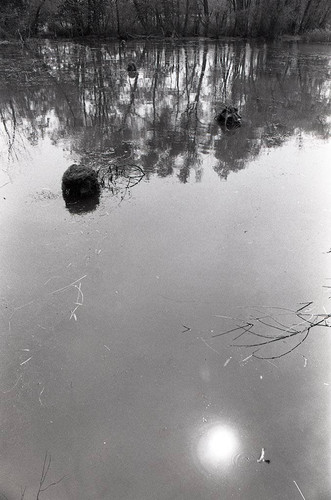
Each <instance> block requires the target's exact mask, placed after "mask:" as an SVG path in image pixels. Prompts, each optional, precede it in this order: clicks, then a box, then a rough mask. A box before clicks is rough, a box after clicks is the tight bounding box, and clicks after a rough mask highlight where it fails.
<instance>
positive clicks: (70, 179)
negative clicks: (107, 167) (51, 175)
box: [62, 163, 100, 214]
mask: <svg viewBox="0 0 331 500" xmlns="http://www.w3.org/2000/svg"><path fill="white" fill-rule="evenodd" d="M62 195H63V199H64V201H65V203H66V207H67V209H68V210H69V212H71V213H77V214H79V213H85V212H91V211H92V210H95V209H96V207H97V206H98V204H99V196H100V183H99V179H98V174H97V172H95V170H93V169H92V168H91V167H86V166H84V165H76V164H75V163H74V164H73V165H71V166H70V167H69V168H68V169H67V170H66V171H65V172H64V174H63V177H62Z"/></svg>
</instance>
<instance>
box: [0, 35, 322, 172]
mask: <svg viewBox="0 0 331 500" xmlns="http://www.w3.org/2000/svg"><path fill="white" fill-rule="evenodd" d="M1 50H2V58H3V64H2V67H1V69H0V89H1V90H2V92H1V93H0V109H1V113H0V126H1V128H0V134H1V137H2V140H3V142H5V143H6V144H7V150H8V151H9V154H10V156H11V157H13V158H15V155H18V154H19V153H20V149H21V151H24V148H27V147H30V145H31V144H33V145H34V144H37V143H38V141H39V140H40V139H42V138H43V137H44V136H45V135H47V136H48V137H50V139H51V140H52V141H53V143H55V144H56V143H58V142H61V141H62V140H63V139H64V138H66V139H68V138H69V140H70V143H71V150H72V151H73V152H75V154H76V156H78V157H80V156H81V155H82V154H83V151H84V150H88V151H92V150H95V151H108V150H109V148H114V147H115V146H116V147H119V146H120V145H121V144H128V143H130V144H131V159H132V161H133V162H134V163H139V164H140V165H142V166H143V168H144V170H145V171H146V175H152V174H153V173H156V174H157V175H161V176H166V175H173V173H174V172H175V171H176V170H179V178H180V180H181V181H183V182H185V181H186V180H187V178H188V176H189V172H190V170H191V169H192V168H195V169H199V163H200V159H201V158H200V155H201V150H203V149H206V150H207V149H208V150H209V151H210V150H213V151H214V155H215V157H216V160H217V162H218V163H217V164H216V165H215V170H216V171H217V172H218V173H219V175H220V176H221V177H223V178H226V177H227V175H228V173H229V172H231V171H232V170H239V169H241V168H244V167H245V165H246V163H247V161H249V160H250V159H251V158H252V157H255V156H257V155H258V154H259V153H260V151H261V150H263V149H264V148H271V147H272V148H274V147H279V146H281V145H282V144H283V143H284V142H285V141H286V140H288V138H289V137H291V136H293V134H301V135H302V132H309V133H313V134H316V135H318V136H319V137H321V138H327V137H328V136H329V134H330V124H329V122H328V120H327V116H328V114H329V112H330V103H329V101H328V90H327V85H328V79H329V73H328V72H329V69H328V66H327V64H326V63H325V60H324V59H323V57H321V58H318V59H317V58H312V57H309V58H305V59H304V60H303V58H302V57H301V55H300V54H299V53H298V52H297V51H296V50H295V49H294V48H293V49H290V50H288V51H287V52H286V53H285V52H284V53H282V54H281V55H280V51H279V50H278V49H274V48H272V47H270V46H267V45H262V44H260V45H249V44H239V43H234V44H232V43H227V44H223V45H219V44H215V45H214V44H207V43H194V44H184V45H183V46H172V45H169V44H168V45H163V44H157V43H155V44H154V43H152V42H144V43H141V44H137V43H135V44H133V42H130V43H128V44H127V45H126V46H125V49H123V50H122V48H121V49H119V46H118V44H117V43H114V44H109V45H103V44H99V45H97V46H93V47H89V46H88V45H79V44H73V43H65V42H60V43H51V42H45V43H44V44H41V45H39V46H37V47H36V48H35V51H38V57H39V58H41V60H42V61H39V64H38V65H37V66H36V67H35V68H34V67H33V65H31V57H32V56H31V53H30V54H29V53H28V52H27V51H26V50H25V49H24V47H23V48H19V47H15V46H13V47H10V48H2V49H1ZM130 59H133V60H135V61H136V63H137V66H138V68H139V78H138V74H136V75H135V76H134V78H130V77H129V76H128V74H127V71H126V67H127V63H128V60H130ZM13 60H14V61H15V63H14V64H13ZM44 66H45V67H46V66H47V68H49V71H50V72H51V75H52V78H49V74H47V72H46V71H45V69H44ZM270 69H272V71H270ZM225 104H233V105H235V106H237V107H238V108H239V110H240V113H241V114H242V116H243V126H242V128H241V129H240V130H236V131H232V132H226V131H223V130H221V129H220V128H219V127H217V125H216V123H215V121H214V117H215V115H216V114H217V113H218V112H220V111H221V110H222V109H223V107H224V105H225Z"/></svg>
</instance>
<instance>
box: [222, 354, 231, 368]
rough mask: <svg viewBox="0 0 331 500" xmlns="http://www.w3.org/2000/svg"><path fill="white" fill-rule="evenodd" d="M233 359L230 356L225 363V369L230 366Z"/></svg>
mask: <svg viewBox="0 0 331 500" xmlns="http://www.w3.org/2000/svg"><path fill="white" fill-rule="evenodd" d="M231 359H232V356H230V357H229V358H228V359H227V360H226V361H225V363H224V365H223V366H224V368H225V367H226V366H228V364H229V363H230V361H231Z"/></svg>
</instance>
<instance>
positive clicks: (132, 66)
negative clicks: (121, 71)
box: [127, 61, 137, 73]
mask: <svg viewBox="0 0 331 500" xmlns="http://www.w3.org/2000/svg"><path fill="white" fill-rule="evenodd" d="M127 70H128V72H129V73H133V72H136V71H137V66H136V65H135V63H134V62H133V61H131V62H129V64H128V68H127Z"/></svg>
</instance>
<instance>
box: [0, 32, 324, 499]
mask: <svg viewBox="0 0 331 500" xmlns="http://www.w3.org/2000/svg"><path fill="white" fill-rule="evenodd" d="M330 55H331V53H330V47H326V46H320V45H316V46H308V45H297V44H275V45H263V44H261V45H249V44H242V43H228V44H224V43H218V44H215V43H210V44H203V43H202V42H201V43H198V42H195V43H186V44H182V45H172V44H170V43H169V44H158V43H155V44H153V43H150V42H149V43H146V44H145V43H139V44H136V43H133V42H130V43H128V44H127V45H126V46H125V47H124V48H123V47H119V45H118V44H117V43H109V44H103V45H80V44H73V43H57V44H55V43H48V42H45V43H43V44H42V45H35V44H30V46H29V48H28V49H21V48H20V47H15V46H12V45H1V46H0V57H1V69H0V111H1V123H0V161H1V172H0V186H1V191H0V195H1V197H0V203H1V238H2V242H1V312H2V315H1V339H0V340H1V349H0V358H1V363H0V398H1V404H0V422H1V427H0V429H1V434H0V436H1V437H0V449H1V494H2V495H3V498H5V497H6V498H8V500H12V499H16V498H20V497H21V494H22V493H21V487H22V488H24V487H26V491H25V496H24V498H25V499H26V500H28V499H34V498H36V495H37V492H38V488H39V482H40V479H41V475H42V468H43V462H44V459H45V457H46V468H45V470H46V472H47V474H46V477H45V479H44V481H43V482H42V486H41V489H45V488H47V486H49V485H51V484H52V483H55V484H53V485H52V486H50V487H49V488H47V490H46V491H45V492H42V493H40V498H45V499H46V498H47V499H50V500H53V499H54V500H55V499H56V500H62V499H76V498H80V499H82V500H85V499H86V500H90V499H91V498H94V499H98V500H101V499H107V500H108V499H110V498H114V499H116V500H120V499H123V500H131V499H132V500H133V499H134V500H149V499H150V500H155V499H158V500H170V499H176V500H177V499H190V500H193V499H197V500H198V499H199V500H200V499H201V498H208V499H212V500H214V499H219V498H222V499H228V498H235V499H238V500H241V499H243V500H250V499H252V500H253V499H254V500H256V499H270V500H271V499H275V500H276V499H279V500H284V499H291V500H292V499H296V498H298V499H300V498H303V497H304V498H307V499H308V498H309V499H318V500H323V499H327V498H329V496H330V490H331V484H330V474H329V471H330V460H331V454H330V418H331V413H330V390H331V373H330V363H329V358H330V351H331V342H330V330H329V329H328V325H329V322H328V316H327V315H328V313H329V312H330V298H329V296H330V290H329V289H328V288H327V287H328V286H331V282H330V281H329V280H330V278H331V271H330V259H331V254H330V253H329V252H330V248H331V240H330V234H329V233H330V215H331V199H330V181H331V175H330V165H329V163H330V161H329V160H330V150H331V146H330V140H329V136H330V107H329V98H330V91H329V76H330V74H329V72H330V60H331V59H330ZM130 60H134V61H135V63H136V65H137V67H138V73H137V74H130V75H128V73H127V71H126V68H127V64H128V62H129V61H130ZM224 103H232V104H234V105H236V106H237V107H238V108H239V111H240V113H241V114H242V117H243V123H242V127H241V128H238V129H234V130H226V129H224V128H221V127H219V126H218V125H217V123H216V122H215V120H214V117H215V115H216V114H217V113H218V112H219V111H220V110H221V109H222V106H223V105H224ZM73 162H77V163H78V162H82V163H84V164H88V165H91V166H93V167H95V168H99V167H100V166H101V167H103V168H106V169H107V168H108V169H109V168H110V170H108V171H111V172H112V176H110V177H108V181H109V182H108V183H107V184H106V185H105V187H104V188H103V190H102V194H101V197H100V199H99V203H97V204H95V205H93V206H88V207H86V206H80V205H79V204H78V205H77V204H74V205H67V206H66V204H65V202H64V200H63V198H62V192H61V177H62V174H63V172H64V171H65V170H66V168H67V167H68V166H69V165H70V164H71V163H73ZM132 165H137V166H138V167H140V168H141V169H143V172H144V177H143V178H142V179H141V180H140V182H138V183H136V184H135V182H133V181H132V179H131V180H130V178H129V174H127V170H126V169H128V168H132ZM116 166H117V167H119V168H117V167H116ZM115 167H116V168H117V169H116V168H115ZM134 184H135V185H134ZM229 330H231V331H230V332H229V333H226V332H228V331H229ZM223 334H224V335H223ZM240 346H241V347H240ZM46 453H47V456H46ZM49 463H50V468H49V470H48V471H47V464H49ZM4 495H5V496H4Z"/></svg>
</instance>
